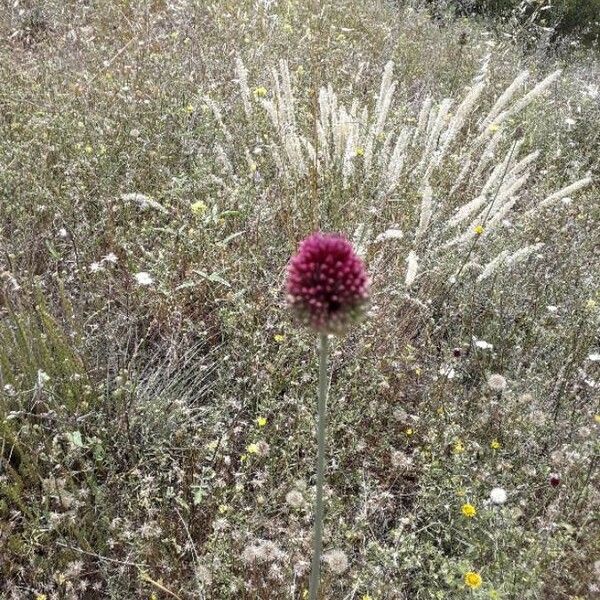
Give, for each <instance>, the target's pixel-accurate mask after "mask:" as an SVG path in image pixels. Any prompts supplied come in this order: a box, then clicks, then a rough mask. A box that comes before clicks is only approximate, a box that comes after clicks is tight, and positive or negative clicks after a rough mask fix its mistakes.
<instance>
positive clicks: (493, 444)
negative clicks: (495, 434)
mask: <svg viewBox="0 0 600 600" xmlns="http://www.w3.org/2000/svg"><path fill="white" fill-rule="evenodd" d="M490 448H491V449H492V450H500V448H502V444H501V443H500V442H499V441H498V440H492V441H491V443H490Z"/></svg>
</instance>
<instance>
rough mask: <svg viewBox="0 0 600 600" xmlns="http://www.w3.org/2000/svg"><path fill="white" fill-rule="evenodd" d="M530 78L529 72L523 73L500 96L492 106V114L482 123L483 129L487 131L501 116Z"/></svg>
mask: <svg viewBox="0 0 600 600" xmlns="http://www.w3.org/2000/svg"><path fill="white" fill-rule="evenodd" d="M528 78H529V71H527V70H525V71H521V72H520V73H519V74H518V75H517V76H516V77H515V79H514V80H513V82H512V83H511V84H510V85H509V86H508V87H507V88H506V89H505V90H504V92H502V94H500V96H499V98H498V99H497V100H496V102H495V103H494V106H492V108H491V110H490V112H489V113H488V114H487V116H486V117H485V118H484V119H483V122H482V123H481V129H482V130H483V129H486V128H487V127H489V126H490V125H491V124H492V123H493V122H494V119H495V118H496V117H497V116H498V115H499V114H500V112H501V111H502V110H504V108H505V107H506V105H507V104H508V103H509V102H510V101H511V100H512V98H513V96H514V95H515V94H516V93H517V91H518V90H519V88H520V87H521V86H522V85H523V84H524V83H525V82H526V81H527V79H528Z"/></svg>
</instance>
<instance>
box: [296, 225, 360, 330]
mask: <svg viewBox="0 0 600 600" xmlns="http://www.w3.org/2000/svg"><path fill="white" fill-rule="evenodd" d="M287 293H288V302H289V305H290V307H291V308H292V310H293V311H294V312H295V313H296V314H297V315H298V316H299V317H300V318H301V319H302V320H303V321H304V322H306V323H307V324H308V325H310V326H311V327H312V328H313V329H315V330H317V331H320V332H322V333H341V332H343V330H344V329H345V328H346V326H347V325H348V323H349V322H351V321H353V320H355V319H356V318H358V317H360V316H361V314H362V312H363V310H364V307H365V304H366V303H367V300H368V299H369V276H368V274H367V271H366V269H365V266H364V264H363V261H362V260H361V259H360V258H359V257H358V256H357V255H356V253H355V252H354V249H353V248H352V245H351V244H350V242H348V240H346V238H344V237H342V236H340V235H325V234H322V233H313V234H312V235H311V236H309V237H307V238H306V239H305V240H304V241H303V242H302V243H301V244H300V248H299V250H298V254H296V256H294V257H293V258H292V260H291V261H290V263H289V265H288V277H287Z"/></svg>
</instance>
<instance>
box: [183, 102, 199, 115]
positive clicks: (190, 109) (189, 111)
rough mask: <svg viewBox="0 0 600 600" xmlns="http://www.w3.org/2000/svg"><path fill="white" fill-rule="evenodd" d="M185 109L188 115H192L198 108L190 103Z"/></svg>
mask: <svg viewBox="0 0 600 600" xmlns="http://www.w3.org/2000/svg"><path fill="white" fill-rule="evenodd" d="M183 110H185V112H186V113H187V114H188V115H191V114H192V113H193V112H194V110H196V109H195V108H194V105H193V104H188V105H187V106H186V107H185V108H184V109H183Z"/></svg>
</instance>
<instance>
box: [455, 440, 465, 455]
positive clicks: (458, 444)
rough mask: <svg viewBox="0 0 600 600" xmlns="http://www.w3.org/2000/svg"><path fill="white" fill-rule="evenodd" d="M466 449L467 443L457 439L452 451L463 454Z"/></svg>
mask: <svg viewBox="0 0 600 600" xmlns="http://www.w3.org/2000/svg"><path fill="white" fill-rule="evenodd" d="M464 451H465V445H464V444H463V443H462V440H460V439H459V440H456V441H455V442H454V446H452V452H454V454H462V453H463V452H464Z"/></svg>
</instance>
